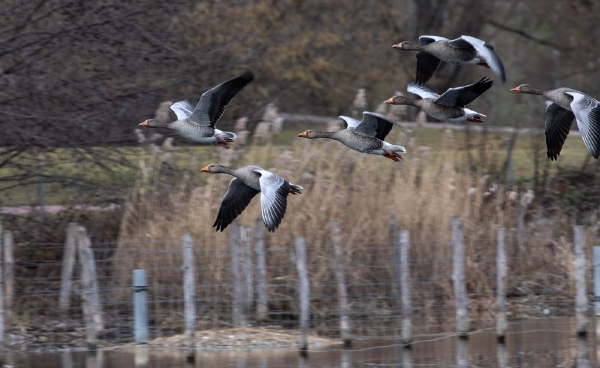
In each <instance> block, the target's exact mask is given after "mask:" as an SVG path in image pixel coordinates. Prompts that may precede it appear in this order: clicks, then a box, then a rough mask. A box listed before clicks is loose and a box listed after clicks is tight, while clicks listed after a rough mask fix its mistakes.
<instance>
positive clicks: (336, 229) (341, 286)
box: [331, 220, 352, 347]
mask: <svg viewBox="0 0 600 368" xmlns="http://www.w3.org/2000/svg"><path fill="white" fill-rule="evenodd" d="M331 240H332V242H333V249H334V262H333V266H334V269H335V278H336V280H337V290H338V301H339V308H340V335H341V337H342V341H343V342H344V345H345V346H346V347H351V346H352V337H351V335H350V318H349V317H348V312H349V308H348V291H347V289H346V275H345V274H344V249H343V248H342V232H341V230H340V225H339V223H338V221H337V220H333V221H331Z"/></svg>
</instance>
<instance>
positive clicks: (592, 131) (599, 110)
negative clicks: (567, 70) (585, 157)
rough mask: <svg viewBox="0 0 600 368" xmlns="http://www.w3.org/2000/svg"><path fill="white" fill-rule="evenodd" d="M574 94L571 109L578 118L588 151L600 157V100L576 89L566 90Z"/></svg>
mask: <svg viewBox="0 0 600 368" xmlns="http://www.w3.org/2000/svg"><path fill="white" fill-rule="evenodd" d="M565 93H566V94H568V95H571V96H573V101H571V110H573V113H574V114H575V117H576V118H577V127H578V128H579V131H580V132H581V137H582V138H583V143H585V146H586V147H587V149H588V151H590V153H591V154H592V156H594V158H598V156H599V155H600V106H599V105H600V102H598V101H597V100H596V99H594V98H592V97H590V96H588V95H586V94H584V93H581V92H576V91H570V92H565Z"/></svg>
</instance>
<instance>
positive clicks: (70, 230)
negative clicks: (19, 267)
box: [58, 222, 78, 313]
mask: <svg viewBox="0 0 600 368" xmlns="http://www.w3.org/2000/svg"><path fill="white" fill-rule="evenodd" d="M77 227H78V226H77V224H76V223H74V222H71V223H69V225H68V226H67V236H66V239H65V250H64V253H63V262H62V270H61V275H60V299H59V301H58V307H59V308H60V310H61V311H62V312H63V313H64V312H66V311H67V310H68V309H69V307H70V305H71V275H73V266H75V251H76V244H75V243H76V239H77Z"/></svg>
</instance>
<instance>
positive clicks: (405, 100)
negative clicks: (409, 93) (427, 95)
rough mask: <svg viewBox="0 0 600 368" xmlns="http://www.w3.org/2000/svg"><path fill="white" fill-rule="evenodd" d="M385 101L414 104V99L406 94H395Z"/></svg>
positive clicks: (395, 103) (393, 103)
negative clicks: (405, 95)
mask: <svg viewBox="0 0 600 368" xmlns="http://www.w3.org/2000/svg"><path fill="white" fill-rule="evenodd" d="M383 102H384V103H386V104H388V105H414V100H412V99H410V98H408V97H404V96H394V97H392V98H388V99H387V100H385V101H383Z"/></svg>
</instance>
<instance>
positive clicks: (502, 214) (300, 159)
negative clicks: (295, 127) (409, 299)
mask: <svg viewBox="0 0 600 368" xmlns="http://www.w3.org/2000/svg"><path fill="white" fill-rule="evenodd" d="M471 134H473V133H471ZM396 138H397V139H396V140H395V141H396V142H401V141H404V144H405V145H406V146H407V148H408V149H409V153H408V154H406V155H405V159H404V160H402V161H401V162H400V163H398V164H396V163H394V162H392V161H390V160H387V159H385V158H382V157H380V156H375V155H366V154H359V153H357V152H354V151H351V150H349V149H348V148H346V147H344V146H342V145H341V144H339V143H337V142H333V141H328V140H312V141H311V140H301V139H298V140H297V141H295V142H294V143H293V144H292V145H290V146H289V147H286V148H282V147H275V146H272V145H267V146H251V147H248V148H245V149H239V150H237V151H220V154H221V157H220V159H219V160H217V161H218V162H219V163H224V164H228V165H230V166H233V167H238V166H242V165H247V164H255V165H259V166H262V167H263V168H265V169H268V170H272V171H274V172H275V173H277V174H279V175H281V176H283V177H284V178H286V179H287V180H288V181H290V182H293V183H296V184H300V185H302V186H304V188H305V190H304V191H303V194H302V195H301V196H289V197H288V208H287V213H286V215H285V218H284V220H283V222H282V224H281V226H280V227H279V229H277V231H276V232H275V233H273V234H270V233H267V232H266V231H265V233H266V239H265V241H266V247H267V249H269V250H271V251H270V252H269V253H268V257H267V266H268V274H267V283H269V284H271V286H270V287H269V290H268V292H269V297H270V308H271V309H277V310H279V311H286V310H289V311H292V310H295V308H296V304H295V303H296V301H295V295H296V294H295V289H294V288H295V280H296V271H295V268H294V267H293V266H292V262H291V260H290V252H291V250H292V249H293V244H294V238H295V237H296V236H303V237H305V238H306V241H307V244H308V245H309V250H308V257H309V273H310V278H311V283H312V284H311V287H312V289H313V292H316V293H317V294H319V295H326V294H328V293H329V294H331V295H334V294H335V287H334V285H335V283H334V282H332V281H333V280H334V275H333V270H332V267H331V257H332V246H331V239H330V226H329V224H330V221H331V220H333V219H336V220H339V222H340V226H341V229H342V233H343V234H344V247H345V252H346V253H345V255H346V260H347V262H348V266H347V273H348V278H349V284H350V294H351V295H354V299H353V302H352V308H353V309H354V310H362V311H365V313H367V314H369V310H371V311H376V310H378V311H381V310H387V311H390V310H393V309H394V308H395V307H396V305H395V299H394V297H393V295H394V289H393V279H394V267H393V264H392V259H393V257H392V249H391V246H390V244H391V241H392V240H391V238H390V213H391V212H395V213H396V215H397V221H398V225H399V227H400V228H401V229H406V230H410V234H411V235H410V237H411V254H410V257H411V264H412V269H411V277H412V279H413V280H414V288H415V289H417V290H415V293H414V294H415V297H414V298H415V301H414V305H416V306H418V308H417V309H418V311H417V312H416V313H417V315H421V316H422V317H423V318H425V319H426V321H429V322H432V321H437V322H440V321H441V320H451V319H452V314H453V313H450V312H448V313H446V312H444V313H437V314H436V313H435V310H436V308H437V309H439V310H442V308H446V307H449V306H451V305H452V301H453V300H452V281H451V277H450V275H451V262H450V261H449V260H450V259H451V257H452V248H451V246H450V245H449V240H450V231H449V229H450V219H451V217H452V216H460V217H461V218H462V219H463V221H464V234H465V250H466V254H467V260H466V265H467V288H468V292H469V294H470V296H471V303H470V308H471V309H472V310H473V311H474V312H476V313H475V314H477V315H479V316H480V317H481V318H482V319H486V318H490V316H491V315H492V314H493V312H492V311H491V310H492V308H491V305H492V302H490V300H492V299H491V297H492V292H493V290H495V285H496V278H495V271H494V270H495V255H496V242H495V238H496V233H497V229H498V228H499V227H506V228H509V229H512V228H515V226H516V224H517V213H518V211H517V209H518V206H519V203H522V204H523V205H525V204H526V203H527V202H529V201H531V199H532V196H531V194H530V193H529V194H528V193H527V192H526V190H525V189H521V190H520V191H519V189H517V188H514V187H510V188H507V187H506V186H505V185H504V184H503V183H501V182H495V179H493V178H494V177H496V178H501V177H502V175H498V172H497V171H498V170H499V167H501V163H502V161H503V160H504V158H505V157H504V155H505V151H504V150H503V149H502V150H501V149H497V148H495V147H493V146H489V145H486V144H477V142H478V141H477V140H476V137H471V138H470V139H471V140H470V141H469V143H470V144H469V145H466V147H468V148H464V147H465V145H463V144H462V143H461V144H457V143H456V142H455V141H454V140H453V139H450V138H447V139H444V140H443V142H442V144H441V146H440V147H435V149H434V151H435V155H434V154H430V152H429V150H427V149H426V148H423V147H420V146H419V143H418V141H416V140H415V139H414V138H411V139H410V140H409V139H408V138H407V137H400V136H396ZM481 139H482V141H483V139H485V137H482V138H481ZM392 141H394V140H393V139H392ZM484 143H485V142H484ZM167 159H168V158H166V156H165V158H158V159H156V162H157V164H154V165H149V164H147V163H144V164H143V166H144V168H145V169H144V170H143V172H144V175H142V176H141V178H140V180H139V182H138V184H137V185H136V189H135V191H134V193H133V194H132V197H131V199H130V201H129V202H128V203H127V205H126V208H125V214H124V217H123V221H122V225H121V231H120V240H119V246H118V249H117V252H116V255H115V260H116V261H115V262H117V265H116V266H117V268H118V269H122V270H124V272H123V275H122V277H123V282H124V283H126V282H129V281H128V280H129V278H130V270H131V269H132V268H138V267H141V268H146V269H147V270H149V280H151V281H150V283H151V284H152V283H153V282H154V283H156V284H175V285H177V284H180V283H181V275H180V274H177V273H165V272H164V270H166V269H176V268H178V267H180V266H181V264H182V262H181V258H180V252H179V250H180V242H179V240H178V239H180V237H181V235H182V234H184V233H190V234H191V235H192V237H193V239H194V243H195V257H196V262H197V264H198V265H199V270H198V272H197V283H198V285H203V286H204V287H202V288H201V289H200V290H199V291H198V292H199V294H200V295H197V297H198V298H206V299H207V300H209V299H210V300H211V301H212V302H207V303H203V304H202V305H201V306H200V309H201V310H202V311H203V312H202V313H201V314H202V315H204V316H212V317H210V318H208V319H207V321H206V323H207V325H214V324H215V323H222V322H223V321H224V320H227V313H229V308H230V306H231V288H230V287H227V285H230V283H231V272H230V271H229V246H230V245H229V229H230V228H228V229H226V230H225V231H224V232H223V233H220V232H219V233H216V232H215V231H214V228H212V224H213V222H214V220H215V217H216V214H217V211H218V208H219V205H220V202H221V199H222V197H223V195H224V194H225V191H226V190H227V186H228V184H229V181H230V180H231V178H230V177H229V176H227V175H210V174H206V177H205V179H204V181H201V184H198V178H199V176H197V175H189V176H186V175H184V176H183V177H182V178H181V180H180V181H179V182H178V183H177V184H175V185H170V186H168V187H164V186H162V185H161V175H162V174H161V170H160V167H162V164H161V162H162V161H164V160H167ZM210 163H212V162H210V161H209V160H207V161H206V162H202V163H201V165H202V166H204V165H206V164H210ZM202 166H200V167H202ZM494 171H496V173H495V174H494ZM490 173H492V176H490ZM200 178H201V179H203V178H204V177H203V176H200ZM538 203H541V202H539V201H534V202H533V203H531V204H529V205H528V207H527V208H528V211H527V214H526V220H527V223H528V224H529V225H528V231H527V232H526V233H524V234H521V235H522V236H523V239H518V240H519V241H517V239H515V238H514V236H516V235H515V233H516V232H515V231H509V237H508V246H507V248H508V250H509V264H508V266H509V269H510V272H509V280H508V283H509V289H508V290H509V293H510V294H511V295H518V294H523V293H525V294H527V293H540V292H541V291H542V290H553V293H563V294H564V293H566V294H568V292H569V270H570V268H569V267H570V266H569V264H570V263H569V258H568V255H569V254H571V252H570V249H569V247H570V240H569V238H570V237H571V235H570V234H571V222H570V220H569V219H568V218H567V217H566V215H565V213H564V212H563V211H560V210H556V211H553V212H552V213H549V212H548V211H546V210H545V209H544V208H543V207H542V206H540V205H538ZM559 207H560V206H559ZM258 217H260V201H259V199H258V197H257V198H256V199H254V200H253V202H252V203H251V204H250V205H249V206H248V208H247V209H246V210H245V211H244V213H243V214H242V215H241V216H240V217H239V222H240V224H241V225H246V226H254V224H255V220H256V219H257V218H258ZM525 235H526V236H525ZM282 249H283V250H284V251H282ZM158 251H169V252H166V253H165V256H164V257H149V256H148V254H156V253H155V252H158ZM515 257H516V258H515ZM282 280H284V281H285V282H284V281H282ZM365 285H368V286H365ZM157 292H159V293H161V291H160V290H159V291H157ZM180 292H181V291H180V289H177V290H175V291H174V290H172V289H171V290H165V291H164V292H163V294H162V296H164V297H167V296H171V297H172V296H173V295H175V294H177V295H180ZM167 294H168V295H167ZM361 295H362V296H363V297H361ZM335 303H336V301H335V299H334V298H332V299H327V300H324V301H314V300H313V310H314V311H315V313H319V311H329V310H334V309H335V308H336V304H335ZM224 313H225V315H224ZM372 313H375V312H372Z"/></svg>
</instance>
